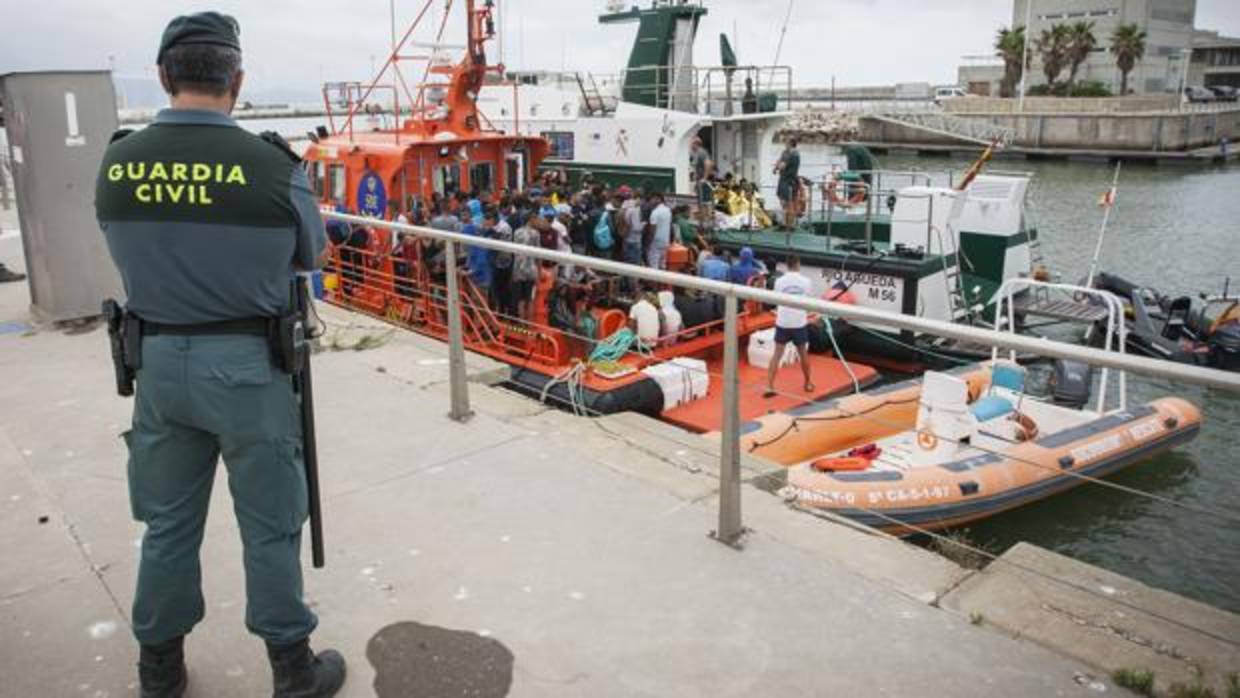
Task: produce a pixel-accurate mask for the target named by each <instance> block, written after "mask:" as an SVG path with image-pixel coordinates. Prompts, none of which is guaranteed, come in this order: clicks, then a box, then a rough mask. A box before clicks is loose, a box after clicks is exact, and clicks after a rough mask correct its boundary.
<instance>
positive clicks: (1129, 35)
mask: <svg viewBox="0 0 1240 698" xmlns="http://www.w3.org/2000/svg"><path fill="white" fill-rule="evenodd" d="M1111 53H1113V54H1115V63H1116V64H1117V65H1119V75H1120V80H1119V93H1120V94H1121V95H1125V94H1128V74H1129V73H1131V72H1132V69H1133V68H1135V67H1136V66H1137V61H1139V60H1141V58H1142V57H1144V56H1145V32H1143V31H1141V27H1138V26H1137V25H1135V24H1121V25H1119V26H1118V27H1116V28H1115V31H1114V32H1112V33H1111Z"/></svg>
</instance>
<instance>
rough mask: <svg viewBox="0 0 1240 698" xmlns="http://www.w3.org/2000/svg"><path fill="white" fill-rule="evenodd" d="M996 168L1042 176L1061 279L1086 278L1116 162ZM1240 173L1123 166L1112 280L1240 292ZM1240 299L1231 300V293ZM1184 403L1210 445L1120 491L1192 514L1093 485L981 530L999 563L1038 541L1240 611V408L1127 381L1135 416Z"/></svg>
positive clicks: (1045, 222) (1110, 235)
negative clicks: (1166, 399) (1145, 408)
mask: <svg viewBox="0 0 1240 698" xmlns="http://www.w3.org/2000/svg"><path fill="white" fill-rule="evenodd" d="M879 162H880V166H881V167H883V168H884V169H901V170H903V169H914V168H919V169H928V170H929V169H937V168H944V167H946V168H952V169H955V170H957V171H962V170H964V169H965V168H967V167H968V166H969V164H970V163H969V161H967V160H963V159H947V158H917V157H897V156H889V157H881V158H879ZM994 167H995V168H998V169H1010V170H1024V171H1029V172H1032V173H1034V176H1035V179H1034V182H1035V183H1034V189H1033V192H1032V194H1031V196H1030V199H1031V202H1032V205H1033V212H1034V215H1035V217H1036V221H1037V224H1038V226H1039V230H1040V233H1041V240H1042V251H1043V254H1044V255H1045V257H1046V264H1047V265H1048V266H1050V268H1051V270H1052V272H1054V273H1056V274H1058V275H1060V276H1061V278H1062V279H1063V280H1064V281H1066V282H1073V283H1075V282H1077V281H1078V280H1080V279H1083V278H1085V275H1086V274H1087V272H1088V270H1089V262H1090V258H1091V257H1092V256H1093V252H1094V246H1095V244H1096V243H1097V240H1098V229H1099V226H1100V224H1101V222H1102V209H1101V208H1099V206H1098V198H1099V196H1100V195H1101V194H1102V193H1103V192H1105V191H1106V189H1107V187H1108V186H1110V182H1111V178H1112V176H1113V174H1114V167H1113V166H1111V165H1107V164H1105V163H1096V164H1093V163H1078V162H1025V161H999V162H998V163H996V164H995V165H994ZM1236 192H1240V168H1236V167H1230V168H1226V167H1217V168H1202V167H1183V168H1179V167H1173V168H1167V167H1159V168H1155V167H1150V166H1141V165H1125V166H1124V168H1123V170H1122V172H1121V175H1120V183H1119V196H1118V199H1117V204H1116V207H1115V208H1114V210H1113V211H1112V213H1111V220H1110V224H1109V226H1108V232H1107V236H1106V241H1105V245H1104V247H1103V251H1102V262H1101V265H1100V266H1101V268H1102V269H1104V270H1107V271H1111V272H1114V273H1118V274H1121V275H1123V276H1125V277H1126V278H1128V279H1129V280H1131V281H1134V282H1136V283H1138V284H1145V285H1149V286H1152V287H1155V288H1158V289H1159V290H1161V291H1163V292H1165V293H1177V294H1187V295H1196V294H1197V293H1199V292H1203V291H1204V292H1211V293H1219V292H1221V291H1222V288H1223V283H1224V280H1225V279H1226V278H1227V277H1228V276H1231V277H1232V282H1233V283H1234V284H1240V196H1237V195H1236ZM1233 289H1234V287H1233ZM1162 395H1178V396H1181V397H1184V398H1186V399H1188V400H1190V401H1192V402H1194V403H1196V404H1197V405H1198V406H1200V407H1201V409H1202V412H1203V414H1204V416H1205V420H1204V424H1203V426H1202V429H1201V434H1200V436H1198V437H1197V439H1196V440H1195V441H1193V442H1192V443H1190V444H1188V445H1186V446H1183V447H1181V448H1179V449H1176V450H1175V451H1172V452H1169V453H1166V454H1163V455H1161V456H1159V457H1157V458H1154V459H1152V460H1149V461H1145V462H1143V463H1140V464H1137V465H1135V466H1133V467H1132V468H1129V469H1128V470H1125V471H1123V472H1121V473H1120V474H1118V475H1116V476H1114V477H1113V478H1111V480H1112V481H1114V482H1116V483H1119V484H1122V485H1125V486H1127V487H1131V488H1134V489H1138V490H1142V491H1145V492H1150V493H1152V494H1155V495H1158V496H1159V497H1162V498H1165V499H1168V500H1174V501H1175V502H1179V503H1182V504H1184V505H1187V506H1188V507H1191V509H1188V508H1182V507H1179V506H1176V505H1175V504H1171V503H1168V502H1164V501H1155V500H1152V499H1149V498H1145V497H1139V496H1135V495H1132V494H1128V493H1125V492H1120V491H1116V490H1113V489H1109V488H1104V487H1100V486H1096V485H1085V486H1082V487H1078V488H1076V489H1074V490H1072V491H1070V492H1068V493H1065V494H1063V495H1060V496H1057V497H1053V498H1051V499H1048V500H1044V501H1042V502H1039V503H1036V504H1032V505H1029V506H1026V507H1022V508H1020V509H1017V510H1015V511H1012V512H1008V513H1006V514H1002V515H1000V516H997V517H995V518H992V519H989V520H987V521H983V522H981V523H980V524H977V525H974V526H973V527H972V528H971V529H970V530H969V532H968V535H969V537H970V538H971V539H972V540H973V541H974V542H976V543H980V544H983V545H986V546H988V548H989V549H990V550H992V551H994V552H996V553H998V552H1001V551H1003V550H1006V549H1007V548H1008V547H1010V546H1012V545H1014V544H1016V543H1017V542H1019V541H1022V540H1024V541H1029V542H1031V543H1034V544H1036V545H1039V546H1042V547H1044V548H1048V549H1051V550H1054V551H1057V552H1060V553H1063V554H1065V555H1068V556H1070V557H1073V558H1076V559H1079V560H1083V561H1085V562H1089V563H1092V564H1096V565H1099V566H1101V567H1105V568H1107V569H1110V570H1113V571H1115V572H1118V573H1120V574H1124V575H1127V576H1130V577H1132V578H1134V579H1138V580H1141V581H1143V582H1146V583H1148V584H1150V585H1152V586H1156V587H1160V588H1163V589H1167V590H1170V591H1174V592H1176V593H1179V594H1183V595H1185V596H1189V597H1192V598H1195V599H1198V600H1201V601H1204V602H1206V603H1209V604H1212V605H1215V606H1218V607H1221V608H1225V609H1228V610H1230V611H1234V612H1240V584H1237V583H1236V580H1237V579H1238V578H1240V527H1237V525H1236V524H1235V521H1234V519H1232V520H1227V519H1222V518H1219V517H1216V516H1211V515H1209V514H1206V513H1202V512H1201V511H1197V510H1198V509H1207V510H1221V511H1225V512H1230V513H1231V515H1232V516H1233V517H1234V516H1236V515H1240V455H1238V452H1237V450H1234V449H1236V448H1237V443H1236V438H1237V435H1238V434H1240V395H1232V394H1225V393H1222V392H1219V391H1214V390H1208V389H1204V388H1197V387H1193V386H1184V385H1175V384H1171V383H1169V382H1167V381H1164V380H1160V379H1151V378H1146V377H1140V376H1130V377H1129V395H1128V399H1129V404H1140V403H1142V402H1145V401H1147V400H1150V399H1153V398H1156V397H1159V396H1162Z"/></svg>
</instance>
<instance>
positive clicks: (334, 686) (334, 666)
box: [267, 638, 344, 698]
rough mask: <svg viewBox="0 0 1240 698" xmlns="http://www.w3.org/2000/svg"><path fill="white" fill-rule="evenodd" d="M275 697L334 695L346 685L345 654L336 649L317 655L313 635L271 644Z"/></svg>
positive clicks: (269, 648) (315, 697) (294, 697)
mask: <svg viewBox="0 0 1240 698" xmlns="http://www.w3.org/2000/svg"><path fill="white" fill-rule="evenodd" d="M267 658H268V659H270V660H271V677H272V684H273V685H274V688H275V690H274V692H273V693H272V695H273V696H274V698H330V697H331V696H334V695H336V691H339V690H340V687H341V686H342V685H344V657H342V656H340V653H339V652H337V651H336V650H323V651H322V652H319V653H318V655H317V656H316V655H315V654H314V652H313V651H311V649H310V640H309V638H307V639H305V640H301V641H300V642H294V643H293V644H291V645H273V644H272V643H270V642H268V643H267Z"/></svg>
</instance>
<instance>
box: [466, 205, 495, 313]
mask: <svg viewBox="0 0 1240 698" xmlns="http://www.w3.org/2000/svg"><path fill="white" fill-rule="evenodd" d="M461 233H463V234H465V235H470V236H473V237H486V235H485V234H484V232H483V229H482V228H479V227H478V226H477V225H476V224H475V223H474V215H473V213H471V212H470V210H469V209H468V208H465V209H462V210H461ZM465 254H466V259H467V262H466V264H467V265H468V268H469V269H468V270H469V278H471V279H472V280H473V282H474V285H475V286H477V287H478V290H480V291H482V295H483V297H484V298H485V297H487V296H488V295H490V292H491V279H492V276H493V275H494V272H495V266H494V260H493V253H492V251H491V250H489V249H487V248H485V247H477V246H475V245H467V246H466V249H465Z"/></svg>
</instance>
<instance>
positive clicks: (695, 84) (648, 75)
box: [591, 65, 793, 116]
mask: <svg viewBox="0 0 1240 698" xmlns="http://www.w3.org/2000/svg"><path fill="white" fill-rule="evenodd" d="M591 77H592V78H593V80H595V81H596V82H597V83H598V85H599V86H600V87H602V86H609V87H613V88H614V89H616V92H617V94H619V95H620V97H621V99H625V100H628V101H635V102H639V103H643V104H654V105H657V106H660V107H664V108H668V109H675V110H678V111H686V112H691V113H695V114H703V115H710V116H731V115H733V114H742V113H769V112H785V111H791V109H792V105H793V100H792V98H793V80H792V68H791V66H786V65H744V66H722V65H720V66H692V67H685V68H682V69H672V68H668V67H667V66H663V65H648V66H638V67H635V68H627V69H625V70H623V71H621V72H620V73H616V74H607V75H591ZM747 84H748V85H749V86H751V87H752V90H747V88H746V85H747Z"/></svg>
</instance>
